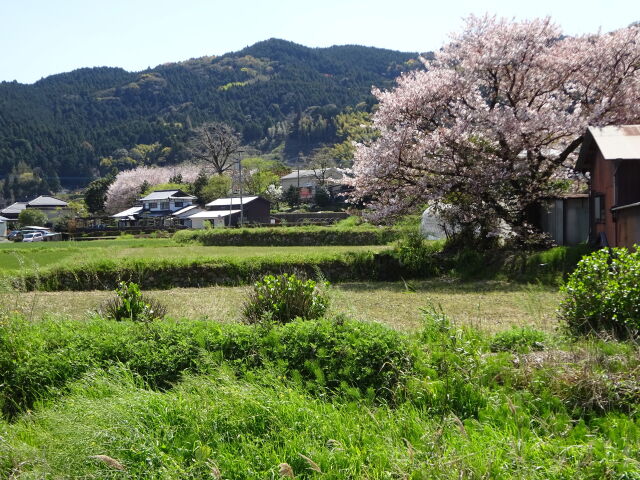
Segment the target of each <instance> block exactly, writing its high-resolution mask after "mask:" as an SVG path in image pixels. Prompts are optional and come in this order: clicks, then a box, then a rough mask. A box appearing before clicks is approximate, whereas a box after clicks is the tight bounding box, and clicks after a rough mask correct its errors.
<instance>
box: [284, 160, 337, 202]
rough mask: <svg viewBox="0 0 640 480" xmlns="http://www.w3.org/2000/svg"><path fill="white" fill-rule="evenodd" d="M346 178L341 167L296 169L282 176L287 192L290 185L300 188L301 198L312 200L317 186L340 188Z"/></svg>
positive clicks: (330, 188)
mask: <svg viewBox="0 0 640 480" xmlns="http://www.w3.org/2000/svg"><path fill="white" fill-rule="evenodd" d="M343 179H344V171H343V170H342V169H340V168H335V167H331V168H324V169H320V168H318V169H315V170H294V171H293V172H291V173H290V174H288V175H285V176H284V177H280V185H281V186H282V191H283V192H286V191H287V190H289V188H290V187H295V188H297V189H299V192H300V199H301V200H311V199H313V198H314V196H315V194H316V188H317V187H318V186H319V185H324V186H325V188H327V189H329V190H333V189H336V188H340V187H341V186H342V185H341V181H342V180H343Z"/></svg>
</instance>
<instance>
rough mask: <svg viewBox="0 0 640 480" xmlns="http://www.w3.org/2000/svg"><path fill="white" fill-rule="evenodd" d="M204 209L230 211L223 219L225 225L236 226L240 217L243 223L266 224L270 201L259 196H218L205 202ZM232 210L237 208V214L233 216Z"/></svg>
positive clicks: (268, 217)
mask: <svg viewBox="0 0 640 480" xmlns="http://www.w3.org/2000/svg"><path fill="white" fill-rule="evenodd" d="M206 209H207V211H209V212H226V213H227V214H229V213H230V212H231V213H230V215H229V216H228V217H227V220H226V221H225V225H226V226H229V225H231V226H236V225H238V223H239V222H240V220H241V219H242V223H245V224H246V223H261V224H267V223H269V221H270V212H271V202H269V200H267V199H266V198H262V197H259V196H250V197H227V198H218V199H217V200H214V201H213V202H210V203H207V204H206ZM233 210H238V215H237V216H234V214H233ZM202 213H204V212H202ZM198 215H199V214H198ZM192 217H193V216H192ZM192 217H189V218H192ZM196 218H199V217H196Z"/></svg>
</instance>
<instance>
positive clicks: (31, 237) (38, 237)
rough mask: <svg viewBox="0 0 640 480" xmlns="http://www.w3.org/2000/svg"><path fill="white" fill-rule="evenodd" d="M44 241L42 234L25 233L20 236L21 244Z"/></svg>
mask: <svg viewBox="0 0 640 480" xmlns="http://www.w3.org/2000/svg"><path fill="white" fill-rule="evenodd" d="M43 240H44V234H43V233H42V232H32V233H25V234H24V235H23V236H22V241H23V242H42V241H43Z"/></svg>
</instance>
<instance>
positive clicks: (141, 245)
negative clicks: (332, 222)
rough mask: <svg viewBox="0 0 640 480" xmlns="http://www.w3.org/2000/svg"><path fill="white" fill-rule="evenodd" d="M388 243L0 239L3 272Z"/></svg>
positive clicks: (295, 253) (311, 253)
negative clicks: (205, 243) (263, 244)
mask: <svg viewBox="0 0 640 480" xmlns="http://www.w3.org/2000/svg"><path fill="white" fill-rule="evenodd" d="M386 248H389V247H386V246H376V245H365V246H326V247H325V246H313V247H257V246H253V247H221V246H203V245H199V244H189V243H187V244H185V243H176V242H174V241H173V240H172V239H170V238H144V239H141V238H123V239H116V240H93V241H69V242H45V243H19V242H18V243H12V242H4V243H0V272H4V273H19V272H21V271H31V270H34V269H49V268H53V267H59V266H70V267H71V266H74V265H82V264H84V263H89V262H97V261H102V260H113V261H118V260H147V259H148V260H167V259H168V260H170V259H181V260H207V259H221V258H234V259H245V258H251V257H258V258H260V257H263V258H264V257H273V256H279V257H287V258H296V257H304V258H319V257H322V256H329V255H336V254H340V253H343V252H358V251H373V252H377V251H381V250H384V249H386Z"/></svg>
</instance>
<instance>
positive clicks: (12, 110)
mask: <svg viewBox="0 0 640 480" xmlns="http://www.w3.org/2000/svg"><path fill="white" fill-rule="evenodd" d="M416 57H417V54H415V53H411V52H397V51H394V50H388V49H380V48H376V47H365V46H359V45H334V46H331V47H305V46H303V45H299V44H296V43H294V42H289V41H287V40H282V39H276V38H272V39H267V40H263V41H261V42H257V43H255V44H253V45H250V46H248V47H245V48H243V49H241V50H238V51H236V52H229V53H225V54H224V55H220V56H204V57H198V58H191V59H188V60H184V61H179V62H168V63H164V64H160V65H157V66H155V67H153V68H147V69H145V70H141V71H139V72H129V71H126V70H124V69H122V68H120V67H83V68H79V69H75V70H72V71H70V72H65V73H58V74H54V75H50V76H48V77H45V78H43V79H40V80H38V81H37V82H34V83H33V84H22V83H18V82H2V83H0V180H1V181H2V182H3V185H2V189H1V190H0V191H1V192H2V194H3V195H4V197H5V199H7V198H16V197H18V196H21V193H23V192H19V191H17V190H19V189H17V187H15V186H14V185H13V184H15V183H16V180H20V175H23V176H24V175H25V174H26V173H28V172H29V171H30V172H31V173H30V174H32V175H33V176H35V177H38V178H39V179H40V180H42V181H41V182H40V184H41V185H40V187H41V188H40V187H38V188H36V187H35V186H33V185H32V186H31V188H30V191H29V193H46V192H49V191H55V190H56V189H58V188H60V186H61V185H62V186H64V187H70V188H73V187H77V186H82V185H84V184H86V183H88V181H90V180H91V179H92V178H95V177H96V176H99V175H100V174H103V173H104V171H102V170H101V163H100V162H101V159H103V158H105V157H109V156H111V155H113V153H114V152H116V151H117V150H118V149H131V148H133V147H134V146H135V145H138V144H155V143H158V144H159V145H160V146H161V147H163V148H166V149H169V150H170V152H171V153H170V154H168V155H166V156H165V157H163V159H164V160H163V162H164V163H166V164H171V163H177V162H179V161H182V160H184V159H185V158H186V152H185V150H184V143H185V142H186V141H187V139H188V137H189V135H190V128H191V127H193V126H196V125H198V124H201V123H203V122H206V121H222V122H226V123H229V124H230V125H232V126H233V127H234V128H236V129H237V130H238V131H239V132H240V133H242V135H243V137H244V141H245V142H246V143H248V144H250V145H252V146H253V147H255V148H256V149H257V151H260V152H270V151H272V150H273V149H274V148H280V150H279V151H282V152H283V153H282V156H283V158H289V157H291V156H295V155H297V153H298V152H300V151H302V152H309V151H310V150H312V149H313V148H316V147H317V146H319V145H322V144H330V143H332V142H334V141H336V137H335V127H334V126H332V123H333V119H334V118H335V116H336V115H338V114H339V113H340V112H342V111H344V110H345V109H348V108H359V109H365V110H370V109H371V107H372V106H373V104H374V103H375V101H374V98H373V97H372V95H371V88H372V87H373V86H377V87H380V88H389V87H390V86H392V85H393V83H394V80H395V78H397V76H398V75H399V74H400V73H401V72H402V71H406V70H410V69H412V68H415V65H416V63H417V62H415V59H416ZM103 163H104V162H103ZM27 176H28V175H27ZM18 183H20V182H18ZM22 183H24V182H22ZM34 189H35V190H37V192H36V191H35V190H34ZM27 190H29V189H27ZM31 190H34V191H33V192H31Z"/></svg>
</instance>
